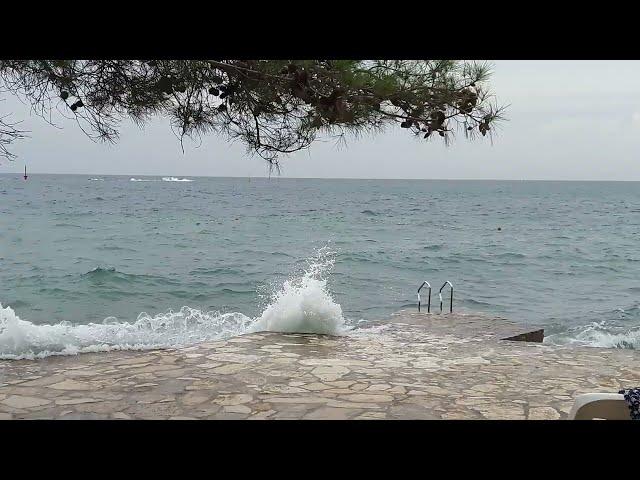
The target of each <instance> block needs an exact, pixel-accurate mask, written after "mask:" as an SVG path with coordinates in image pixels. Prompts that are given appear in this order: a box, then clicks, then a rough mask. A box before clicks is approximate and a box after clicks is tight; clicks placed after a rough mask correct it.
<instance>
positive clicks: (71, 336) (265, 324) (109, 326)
mask: <svg viewBox="0 0 640 480" xmlns="http://www.w3.org/2000/svg"><path fill="white" fill-rule="evenodd" d="M333 263H334V253H333V252H331V251H329V250H328V249H327V248H326V247H325V248H322V249H320V250H318V252H317V253H316V255H315V256H314V257H312V258H311V259H309V260H308V261H307V268H306V269H305V270H304V272H303V273H302V274H301V275H299V276H297V277H296V276H294V277H292V278H290V279H287V280H286V281H285V282H284V283H283V285H282V286H281V288H280V289H279V290H277V291H276V292H275V293H274V294H273V295H272V296H271V298H270V302H269V304H268V305H267V307H266V308H265V309H264V311H263V312H262V314H261V315H260V316H258V317H254V318H251V317H249V316H247V315H244V314H242V313H239V312H232V313H220V312H217V311H210V312H203V311H201V310H198V309H195V308H191V307H188V306H184V307H182V308H181V309H180V310H179V311H177V312H174V311H172V310H169V311H167V312H165V313H160V314H158V315H149V314H148V313H146V312H142V313H140V314H139V315H138V317H137V319H136V320H135V321H134V322H123V321H119V320H118V319H117V318H115V317H108V318H105V319H104V320H103V321H102V323H90V324H74V323H71V322H66V321H65V322H60V323H57V324H54V325H36V324H34V323H32V322H29V321H28V320H23V319H21V318H20V317H19V316H18V315H16V313H15V312H14V310H13V309H12V308H11V307H8V306H7V307H3V306H2V304H0V359H15V360H17V359H34V358H44V357H47V356H51V355H75V354H78V353H88V352H108V351H113V350H147V349H153V348H168V347H180V346H186V345H192V344H195V343H200V342H205V341H213V340H222V339H226V338H230V337H233V336H237V335H240V334H243V333H251V332H259V331H271V332H290V333H291V332H296V333H320V334H329V335H341V334H343V333H345V332H346V331H348V330H349V327H348V326H347V325H346V323H345V319H344V316H343V314H342V308H341V307H340V305H339V304H337V303H336V302H335V301H334V300H333V297H332V295H331V293H330V292H329V289H328V287H327V280H328V278H327V277H328V274H329V272H330V270H331V269H332V268H333ZM112 272H113V270H111V269H103V268H97V269H95V270H93V271H92V272H88V274H91V275H105V274H110V273H112Z"/></svg>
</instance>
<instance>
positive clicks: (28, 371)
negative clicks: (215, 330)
mask: <svg viewBox="0 0 640 480" xmlns="http://www.w3.org/2000/svg"><path fill="white" fill-rule="evenodd" d="M375 325H376V327H374V329H373V330H372V331H369V332H360V333H354V334H351V335H348V336H342V337H329V336H324V335H316V334H297V333H274V332H260V333H251V334H246V335H241V336H238V337H232V338H229V339H227V340H224V341H216V342H206V343H202V344H198V345H194V346H190V347H184V348H171V349H164V350H146V351H116V352H108V353H85V354H80V355H77V356H54V357H47V358H44V359H40V360H2V361H0V419H36V418H41V419H563V418H566V417H567V414H568V413H569V410H570V409H571V406H572V405H573V399H574V398H575V396H576V395H578V394H581V393H590V392H611V393H616V392H617V391H618V389H620V388H629V387H631V386H635V385H637V384H640V370H638V369H637V367H633V366H634V365H638V364H640V352H637V351H634V350H620V349H606V348H597V347H575V346H554V345H547V344H543V343H537V342H522V341H509V340H501V339H502V338H505V337H508V336H513V335H517V334H518V333H525V332H524V331H523V330H522V327H517V326H516V325H515V324H514V323H513V322H510V321H508V320H507V319H503V318H498V317H489V316H481V315H471V314H456V313H453V314H443V315H435V314H425V313H417V312H415V311H406V310H404V311H400V312H397V313H395V314H393V315H392V316H391V317H390V318H388V319H386V320H384V321H381V322H378V323H376V324H375ZM518 330H519V331H518Z"/></svg>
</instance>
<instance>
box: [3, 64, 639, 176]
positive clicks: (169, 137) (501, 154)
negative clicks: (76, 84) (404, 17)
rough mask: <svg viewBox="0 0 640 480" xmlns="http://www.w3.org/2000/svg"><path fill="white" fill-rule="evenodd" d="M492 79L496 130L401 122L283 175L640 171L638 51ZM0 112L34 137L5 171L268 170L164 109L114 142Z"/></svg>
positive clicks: (500, 72) (509, 70) (11, 103)
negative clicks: (192, 134)
mask: <svg viewBox="0 0 640 480" xmlns="http://www.w3.org/2000/svg"><path fill="white" fill-rule="evenodd" d="M493 64H494V75H493V78H492V80H491V84H492V87H493V90H494V92H495V93H496V95H497V97H498V99H499V103H502V104H509V105H510V107H509V109H508V110H507V113H506V115H507V117H508V119H509V121H508V122H504V123H503V124H502V125H501V127H500V129H499V131H498V132H497V135H496V136H495V137H494V139H493V144H492V143H491V141H490V139H489V137H486V138H482V139H478V140H474V141H469V140H466V139H465V138H464V136H462V135H459V136H458V137H457V139H456V141H455V142H454V143H453V144H452V145H451V146H449V147H445V146H443V145H442V144H441V142H439V141H430V142H427V141H419V140H416V139H414V138H413V137H412V136H411V135H409V134H407V132H406V131H405V130H402V129H400V128H390V129H389V130H388V132H387V133H385V134H382V135H379V136H377V137H363V138H362V139H360V140H354V139H351V140H349V142H348V145H347V147H346V148H345V147H336V146H335V143H334V142H333V141H327V142H325V143H316V144H314V145H312V147H311V149H310V150H309V151H305V152H299V153H296V154H294V155H292V156H289V157H285V158H283V159H282V162H281V165H282V173H281V174H282V176H284V177H321V178H450V179H454V178H455V179H517V180H520V179H527V180H538V179H539V180H638V181H640V61H558V60H556V61H530V60H527V61H512V60H502V61H496V62H493ZM5 98H6V101H4V102H1V103H0V113H6V112H13V116H12V120H24V122H23V124H22V125H21V128H23V129H27V130H30V131H31V137H30V138H28V139H25V140H23V141H20V142H18V143H16V144H15V145H14V146H13V152H14V153H15V154H17V155H18V158H17V159H16V160H15V161H14V162H8V161H6V160H0V173H6V172H16V173H17V172H21V171H22V169H23V168H24V165H25V163H26V164H27V166H28V168H29V171H31V172H32V173H36V172H41V173H81V174H87V175H90V174H104V175H106V174H114V175H118V174H120V175H132V176H133V175H161V176H166V175H173V176H196V175H202V176H240V177H246V176H266V175H268V169H267V167H266V165H265V162H264V161H263V160H260V159H259V158H255V157H253V158H252V157H250V156H248V155H247V154H246V150H245V148H244V146H243V145H242V144H240V143H239V142H238V143H235V144H229V143H227V142H226V141H225V140H224V139H223V138H221V137H217V136H215V135H210V136H208V137H206V138H204V139H203V141H202V142H201V143H196V142H189V141H185V153H184V154H183V153H182V151H181V149H180V144H179V142H178V141H177V139H176V137H175V136H174V135H173V134H172V133H171V130H170V128H169V124H168V122H167V121H155V122H153V123H152V124H149V125H148V126H147V127H145V129H144V130H141V129H139V128H138V127H136V126H133V125H131V124H126V123H123V124H122V128H121V130H120V133H121V138H120V140H119V142H118V143H117V144H116V145H109V144H103V143H98V144H96V143H93V142H92V141H91V140H89V139H88V138H87V137H86V136H85V135H84V134H83V133H82V132H81V131H80V129H79V128H78V127H77V126H76V124H75V123H74V122H71V121H63V120H64V119H63V118H62V117H58V118H54V120H56V121H57V123H59V124H60V125H62V126H63V129H62V130H59V129H56V128H54V127H52V126H50V125H48V124H46V123H45V122H44V121H43V120H42V119H40V118H38V117H36V116H33V115H30V114H29V111H28V108H27V107H25V106H24V105H22V104H21V103H19V102H17V100H15V99H14V98H13V97H5Z"/></svg>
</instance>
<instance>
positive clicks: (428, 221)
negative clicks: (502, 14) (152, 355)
mask: <svg viewBox="0 0 640 480" xmlns="http://www.w3.org/2000/svg"><path fill="white" fill-rule="evenodd" d="M498 228H500V230H498ZM639 234H640V183H634V182H519V181H440V180H434V181H427V180H316V179H286V178H280V177H275V178H271V179H265V178H251V179H249V178H204V177H186V178H185V177H162V176H158V177H134V178H131V177H129V176H127V177H120V176H97V177H92V176H83V175H31V176H30V177H29V179H28V180H27V181H26V182H25V181H23V180H22V178H21V177H20V176H18V175H9V174H4V175H0V304H1V305H0V358H24V357H33V356H46V355H49V354H56V353H58V354H60V353H63V354H64V353H76V352H81V351H103V350H111V349H120V348H150V347H155V346H171V345H184V344H189V343H194V342H199V341H204V340H209V339H217V338H225V337H228V336H232V335H236V334H238V333H242V332H245V331H248V330H252V329H259V328H262V329H265V328H267V329H272V330H285V331H322V332H330V333H340V332H344V331H347V330H349V329H353V328H362V327H363V326H365V327H366V325H368V323H369V322H371V321H372V320H379V319H382V318H384V317H386V316H388V315H389V314H390V313H393V312H394V311H397V310H399V309H401V308H415V306H416V289H417V288H418V286H419V285H420V284H421V283H422V281H423V280H428V281H429V282H430V283H431V284H432V286H433V287H434V288H435V290H436V291H437V289H438V288H439V287H440V285H441V284H442V283H443V282H444V281H445V280H450V281H451V282H452V283H453V284H454V286H455V289H456V290H455V297H454V309H456V310H460V311H467V312H484V313H489V314H497V315H502V316H506V317H508V318H510V319H513V320H516V321H519V322H521V323H522V324H523V325H525V326H526V325H531V326H534V325H535V326H544V327H545V329H546V335H547V336H548V337H547V339H546V340H545V341H548V342H552V343H566V342H575V343H578V344H585V345H593V346H605V347H618V348H638V347H640V276H639V275H638V273H639V268H640V247H639V245H640V242H639V240H640V236H639ZM423 298H424V295H423ZM437 298H438V297H437V293H435V292H434V295H433V299H432V305H433V307H435V310H436V311H437V310H439V302H438V300H437ZM447 299H448V296H447V295H445V304H446V300H447ZM443 321H446V320H445V318H444V317H443Z"/></svg>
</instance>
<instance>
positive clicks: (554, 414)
mask: <svg viewBox="0 0 640 480" xmlns="http://www.w3.org/2000/svg"><path fill="white" fill-rule="evenodd" d="M528 418H529V420H558V419H559V418H560V413H558V411H557V410H556V409H555V408H553V407H531V408H530V409H529V417H528Z"/></svg>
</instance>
